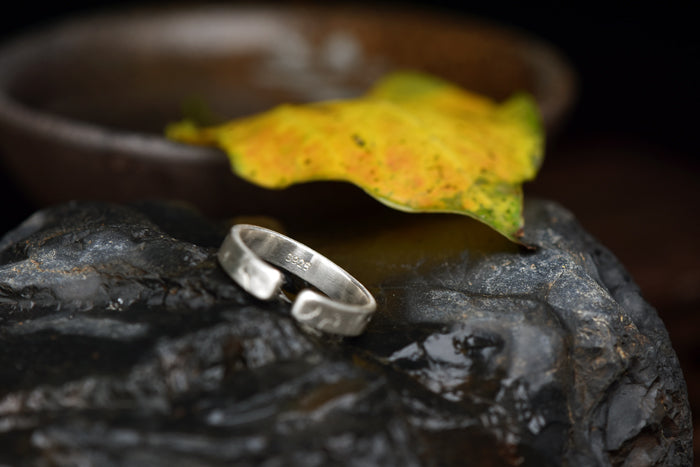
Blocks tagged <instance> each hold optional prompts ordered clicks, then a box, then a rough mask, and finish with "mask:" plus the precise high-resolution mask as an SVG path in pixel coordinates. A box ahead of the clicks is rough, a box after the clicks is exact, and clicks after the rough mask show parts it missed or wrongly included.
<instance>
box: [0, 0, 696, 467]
mask: <svg viewBox="0 0 700 467" xmlns="http://www.w3.org/2000/svg"><path fill="white" fill-rule="evenodd" d="M125 3H129V4H132V5H133V4H138V3H143V2H121V3H120V4H121V5H124V4H125ZM151 3H153V2H151ZM159 3H161V4H163V3H165V2H159ZM326 3H327V2H326ZM380 3H390V4H393V5H395V6H397V7H399V8H400V7H402V6H423V7H431V8H436V9H438V10H445V11H448V12H453V13H454V14H460V15H468V16H476V17H479V18H485V19H488V20H492V21H494V22H497V23H500V24H503V25H506V26H510V27H513V28H516V29H519V30H523V31H525V32H527V33H530V34H532V35H534V36H536V37H539V38H541V39H543V40H545V41H547V42H549V43H550V44H552V45H554V46H555V47H556V48H558V49H559V51H560V52H562V53H563V55H564V56H565V57H567V58H568V60H569V61H570V63H571V65H572V66H573V68H574V71H575V72H576V74H577V76H578V84H579V88H578V97H577V103H576V106H575V108H574V110H573V112H572V114H571V116H570V118H569V119H568V121H567V125H566V126H565V128H564V130H563V133H562V135H561V137H560V140H558V141H557V143H556V145H555V146H553V147H552V148H551V149H550V150H549V153H548V154H547V157H546V160H545V164H544V166H543V168H542V170H541V172H540V175H539V176H538V179H537V180H536V181H535V182H534V183H532V184H531V185H530V186H526V194H528V192H529V193H531V194H534V195H539V196H546V197H548V198H552V199H555V200H557V201H560V202H561V203H562V204H564V205H565V206H566V207H568V208H569V209H571V210H572V211H573V212H574V214H576V216H577V217H578V218H579V220H580V221H581V222H582V224H583V225H584V227H586V228H587V229H588V230H589V231H590V232H592V233H593V234H594V235H595V236H596V237H598V238H599V239H600V240H601V242H602V243H603V244H604V245H606V246H607V247H608V248H610V249H611V250H612V251H613V252H614V253H615V254H616V255H617V256H618V257H619V258H620V259H621V261H622V263H623V264H624V265H625V266H626V267H627V268H628V269H629V270H630V272H631V273H632V276H633V277H634V278H635V279H636V280H637V282H638V283H639V284H640V286H641V288H642V292H643V294H644V296H645V297H646V298H647V300H649V301H650V302H651V303H652V305H654V306H655V307H656V308H657V310H658V311H659V314H660V315H661V317H662V318H663V319H664V321H665V322H666V324H667V327H668V329H669V333H670V335H671V338H672V342H673V344H674V347H675V348H676V350H677V352H678V354H679V357H680V359H681V364H682V366H683V368H684V372H685V375H686V379H687V381H688V385H689V390H690V398H691V404H692V405H693V406H694V407H695V410H694V412H695V413H698V412H700V344H699V343H697V342H696V341H698V339H697V336H698V334H699V333H700V317H698V316H696V315H699V313H698V311H699V308H700V246H699V245H700V222H699V221H698V214H697V209H698V205H699V204H700V190H699V189H698V188H700V184H699V183H698V176H699V175H700V155H699V153H700V151H699V150H698V134H699V133H700V131H698V124H699V123H700V118H699V117H698V105H699V104H700V99H699V97H700V93H699V92H698V87H699V84H700V72H699V71H698V69H700V67H699V66H696V64H697V62H698V61H700V60H699V59H700V41H699V39H698V37H699V34H698V32H697V17H696V16H695V15H694V14H693V13H694V9H693V8H692V4H693V2H690V1H688V2H675V3H673V2H664V3H659V2H624V3H626V4H623V2H618V3H616V2H610V1H595V0H590V1H570V2H561V4H560V3H557V2H548V1H530V2H520V1H515V0H511V1H508V0H493V1H488V2H448V1H438V2H420V1H413V2H380ZM695 3H697V2H695ZM115 5H117V2H105V1H103V2H94V1H93V2H88V1H63V2H54V3H50V4H41V3H36V2H25V3H24V4H22V3H19V2H13V8H14V9H13V10H8V9H4V10H3V12H2V15H1V16H0V39H6V38H10V37H12V36H14V35H16V34H19V33H21V32H23V31H25V30H27V29H28V28H32V27H37V26H40V25H42V24H43V23H46V22H50V21H53V20H56V19H59V18H61V17H67V16H70V15H73V14H76V13H82V12H88V11H91V10H94V9H99V8H103V7H112V6H115ZM0 186H1V187H2V195H3V200H4V202H3V203H2V206H3V208H4V209H3V211H4V212H3V214H2V216H0V233H2V232H5V231H6V230H8V229H10V228H12V227H14V226H15V225H16V224H17V223H18V222H20V221H21V220H22V219H24V218H25V217H26V216H27V215H28V214H30V213H31V212H32V211H33V210H34V208H35V207H34V206H32V205H31V203H29V202H27V200H25V199H24V198H23V197H22V195H21V194H19V193H18V192H17V190H16V188H15V187H14V185H13V182H12V180H10V179H8V177H7V176H6V175H5V174H3V173H0ZM696 438H698V436H696ZM696 457H698V456H696Z"/></svg>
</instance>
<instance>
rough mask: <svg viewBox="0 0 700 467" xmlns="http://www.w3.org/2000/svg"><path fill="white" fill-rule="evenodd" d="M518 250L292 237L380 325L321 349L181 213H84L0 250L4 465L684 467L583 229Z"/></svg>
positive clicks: (335, 229) (356, 230)
mask: <svg viewBox="0 0 700 467" xmlns="http://www.w3.org/2000/svg"><path fill="white" fill-rule="evenodd" d="M526 220H527V223H526V225H527V228H526V236H527V237H526V238H527V241H528V242H529V243H530V244H532V245H534V246H535V248H534V249H533V250H526V249H522V248H517V247H516V246H514V245H512V244H510V243H508V242H506V241H504V240H503V239H502V238H500V237H499V236H498V235H496V234H493V233H492V232H491V231H489V230H488V229H486V228H484V227H483V226H481V225H480V224H478V223H476V222H474V221H471V220H469V219H465V218H461V217H458V216H446V215H443V216H441V215H435V216H422V215H421V216H417V215H409V214H403V213H395V212H393V211H382V212H381V214H380V215H379V216H377V217H376V218H371V219H368V220H366V221H362V222H361V221H358V219H352V218H351V217H350V216H346V217H345V218H342V219H334V220H328V222H326V223H324V225H323V228H322V229H321V228H319V227H318V226H308V225H303V224H295V223H294V221H293V219H287V220H283V225H284V226H285V227H286V228H287V233H289V234H291V235H293V236H294V237H295V238H297V239H299V240H300V241H303V242H305V243H307V244H309V245H310V246H312V247H314V248H316V249H319V250H320V251H322V252H323V253H324V254H326V255H327V256H330V257H331V258H332V259H334V260H336V261H337V262H338V263H339V264H341V265H342V266H344V267H346V268H347V269H348V270H349V271H351V272H352V273H353V274H354V275H355V276H356V277H358V279H360V280H361V281H362V282H364V283H365V284H366V285H368V287H369V288H370V289H371V291H372V292H373V293H374V294H375V296H376V298H377V301H378V304H379V308H378V311H377V313H376V315H375V318H374V319H373V321H372V322H371V323H370V326H369V327H368V329H367V331H366V332H365V334H363V335H362V336H360V337H358V338H352V339H340V338H334V337H329V336H313V335H308V334H306V333H305V332H304V331H303V330H302V329H300V328H298V327H297V326H296V324H295V323H294V322H293V320H292V319H291V318H290V317H289V316H288V305H287V304H285V303H283V302H282V301H279V302H277V301H274V302H270V303H264V302H260V301H257V300H254V299H251V298H250V297H249V296H248V295H246V294H245V293H244V292H242V291H241V290H240V289H239V288H238V287H237V286H236V285H234V284H233V283H232V282H231V281H230V280H229V279H228V277H227V276H226V275H225V274H224V273H223V272H222V271H221V270H220V269H219V267H218V266H217V263H216V261H215V257H214V254H215V252H216V249H217V248H218V245H219V243H220V242H221V240H222V239H223V236H224V233H225V228H224V226H223V225H221V224H218V223H213V222H210V221H209V220H207V219H205V218H203V217H201V216H200V215H198V214H197V213H195V212H193V211H191V210H189V209H187V208H185V207H182V206H176V205H168V204H154V203H141V204H134V205H125V206H122V205H108V204H99V203H72V204H67V205H63V206H58V207H55V208H52V209H48V210H45V211H40V212H38V213H36V214H35V215H34V216H32V217H31V218H29V219H28V220H27V221H26V222H25V223H23V224H22V225H20V226H19V227H18V228H17V229H15V230H14V231H12V232H10V233H8V234H7V235H6V236H5V237H4V238H3V239H2V240H0V464H2V463H9V464H11V465H20V466H22V465H37V464H39V465H107V466H109V465H129V466H141V465H144V466H146V465H148V466H158V465H169V466H177V465H231V464H235V465H266V466H274V465H305V466H306V465H362V466H365V465H382V466H386V465H397V466H398V465H400V466H410V465H483V466H494V465H531V466H555V465H576V466H589V465H590V466H598V465H601V466H603V465H629V466H637V465H691V464H692V447H691V444H692V429H691V421H690V409H689V405H688V399H687V393H686V387H685V382H684V380H683V376H682V373H681V370H680V368H679V365H678V361H677V359H676V356H675V354H674V352H673V349H672V348H671V345H670V341H669V339H668V335H667V333H666V331H665V328H664V326H663V323H662V322H661V320H660V319H659V317H658V315H657V314H656V312H655V311H654V310H653V309H652V308H651V307H650V306H649V305H648V304H647V303H646V302H645V301H644V300H643V299H642V297H641V296H640V293H639V290H638V288H637V287H636V285H635V284H634V282H633V281H632V279H631V278H630V277H629V276H628V274H627V273H626V272H625V271H624V269H623V268H622V267H621V266H620V265H619V264H618V262H617V260H616V259H615V258H614V257H613V256H612V255H611V253H610V252H608V251H607V250H605V248H603V247H602V246H600V245H599V244H598V243H596V242H595V240H594V239H592V238H591V237H590V236H589V235H588V234H587V233H586V232H585V231H583V230H582V229H581V227H580V226H579V225H578V224H577V223H576V221H575V220H574V219H573V217H572V216H571V214H570V213H568V212H567V211H565V210H564V209H562V208H561V207H559V206H557V205H556V204H553V203H549V202H541V201H532V202H530V203H529V204H528V205H527V209H526Z"/></svg>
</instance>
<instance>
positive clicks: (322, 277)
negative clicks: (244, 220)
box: [218, 224, 377, 336]
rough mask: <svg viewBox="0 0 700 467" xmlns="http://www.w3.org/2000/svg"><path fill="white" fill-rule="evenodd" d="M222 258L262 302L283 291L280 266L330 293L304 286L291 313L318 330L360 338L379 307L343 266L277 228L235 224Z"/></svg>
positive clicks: (227, 266)
mask: <svg viewBox="0 0 700 467" xmlns="http://www.w3.org/2000/svg"><path fill="white" fill-rule="evenodd" d="M218 259H219V263H220V264H221V266H222V267H223V268H224V270H225V271H226V272H227V273H228V275H229V276H231V278H232V279H233V280H234V281H236V283H238V285H240V286H241V287H242V288H243V289H244V290H245V291H247V292H248V293H250V294H251V295H253V296H255V297H257V298H258V299H260V300H270V299H271V298H274V297H275V296H276V295H279V294H280V293H281V291H282V285H283V282H284V275H283V274H282V272H280V271H279V270H278V269H277V268H276V267H279V268H282V269H285V270H286V271H288V272H290V273H292V274H294V275H296V276H298V277H300V278H302V279H303V280H305V281H306V282H308V283H309V284H311V285H313V286H314V287H316V288H318V290H320V291H321V292H323V293H324V294H326V295H327V296H326V295H323V294H320V293H318V292H316V291H314V290H311V289H308V288H307V289H303V290H302V291H301V292H300V293H299V294H298V295H297V297H296V299H295V300H294V302H293V304H292V316H293V317H294V318H295V319H296V320H297V321H299V322H300V323H302V324H304V325H307V326H310V327H311V328H314V329H317V330H319V331H323V332H328V333H333V334H340V335H344V336H357V335H359V334H361V333H362V332H363V331H364V330H365V327H366V326H367V323H368V322H369V320H370V318H371V317H372V313H373V312H374V310H375V309H376V308H377V304H376V302H375V300H374V297H373V296H372V294H370V293H369V291H368V290H367V289H366V288H365V287H364V286H363V285H362V284H360V283H359V282H358V281H357V280H356V279H355V278H354V277H352V276H351V275H350V274H348V273H347V272H346V271H345V270H344V269H342V268H340V267H339V266H338V265H336V264H335V263H334V262H332V261H331V260H329V259H328V258H326V257H325V256H323V255H321V254H320V253H318V252H316V251H314V250H312V249H311V248H309V247H307V246H306V245H303V244H301V243H299V242H297V241H296V240H293V239H291V238H289V237H286V236H284V235H282V234H280V233H278V232H275V231H274V230H269V229H265V228H263V227H258V226H255V225H248V224H237V225H234V226H233V227H232V228H231V230H230V232H229V234H228V235H227V236H226V238H225V239H224V242H223V244H222V245H221V248H220V249H219V253H218ZM271 265H272V266H271ZM273 266H276V267H273Z"/></svg>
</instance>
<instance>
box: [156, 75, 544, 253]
mask: <svg viewBox="0 0 700 467" xmlns="http://www.w3.org/2000/svg"><path fill="white" fill-rule="evenodd" d="M541 128H542V127H541V125H540V120H539V114H538V112H537V109H536V106H535V103H534V102H533V100H532V99H531V98H530V97H529V96H527V95H524V94H523V95H516V96H514V97H512V98H511V99H509V100H507V101H506V102H504V103H502V104H497V103H495V102H493V101H491V100H489V99H487V98H485V97H482V96H478V95H475V94H472V93H469V92H467V91H465V90H463V89H460V88H459V87H457V86H455V85H452V84H450V83H447V82H445V81H443V80H440V79H438V78H435V77H432V76H429V75H425V74H419V73H412V72H402V73H396V74H392V75H389V76H387V77H386V78H384V79H383V80H381V81H380V82H379V83H377V84H376V85H375V86H374V87H373V88H372V89H371V90H370V91H369V92H368V93H367V94H366V95H365V96H363V97H360V98H357V99H351V100H337V101H326V102H319V103H313V104H307V105H281V106H279V107H276V108H274V109H272V110H270V111H268V112H265V113H262V114H259V115H255V116H252V117H248V118H243V119H238V120H234V121H231V122H229V123H225V124H223V125H220V126H215V127H207V128H198V127H197V126H196V125H194V124H193V123H191V122H188V121H184V122H181V123H176V124H173V125H170V126H169V127H168V129H167V135H168V137H170V138H172V139H175V140H177V141H181V142H187V143H193V144H208V145H217V146H219V147H221V148H222V149H224V150H225V151H226V152H227V153H228V155H229V158H230V160H231V165H232V168H233V170H234V172H235V173H236V174H238V175H239V176H241V177H242V178H244V179H246V180H249V181H251V182H253V183H256V184H258V185H261V186H263V187H267V188H284V187H287V186H289V185H291V184H294V183H301V182H308V181H314V180H343V181H348V182H351V183H354V184H356V185H357V186H359V187H361V188H362V189H364V190H365V191H366V192H367V193H369V194H370V195H372V196H373V197H375V198H376V199H378V200H379V201H381V202H383V203H385V204H387V205H389V206H391V207H393V208H396V209H400V210H403V211H411V212H450V213H458V214H465V215H468V216H471V217H474V218H476V219H478V220H480V221H482V222H484V223H486V224H487V225H489V226H491V227H492V228H494V229H495V230H497V231H498V232H500V233H501V234H503V235H505V236H506V237H508V238H509V239H511V240H513V241H518V239H519V237H520V235H521V232H522V225H523V219H522V188H521V186H522V183H523V182H524V181H527V180H531V179H532V178H534V177H535V175H536V174H537V170H538V169H539V166H540V164H541V162H542V154H543V139H544V138H543V133H542V129H541Z"/></svg>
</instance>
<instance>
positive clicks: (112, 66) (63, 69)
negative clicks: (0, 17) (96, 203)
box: [0, 4, 575, 216]
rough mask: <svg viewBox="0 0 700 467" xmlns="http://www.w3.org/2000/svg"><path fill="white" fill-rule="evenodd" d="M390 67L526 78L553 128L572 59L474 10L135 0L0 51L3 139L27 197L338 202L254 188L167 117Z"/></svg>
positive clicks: (359, 85) (236, 207) (501, 87)
mask: <svg viewBox="0 0 700 467" xmlns="http://www.w3.org/2000/svg"><path fill="white" fill-rule="evenodd" d="M398 69H414V70H422V71H426V72H429V73H433V74H436V75H438V76H441V77H443V78H446V79H448V80H451V81H454V82H456V83H458V84H460V85H462V86H464V87H466V88H467V89H470V90H473V91H476V92H478V93H482V94H485V95H487V96H490V97H493V98H495V99H503V98H506V97H508V96H509V95H510V94H511V93H513V92H516V91H523V90H524V91H528V92H530V93H532V94H533V95H534V97H535V99H536V101H537V103H538V105H539V108H540V110H541V113H542V116H543V120H544V122H545V126H546V128H547V130H548V132H549V134H554V133H555V132H556V129H557V127H558V126H559V125H560V124H561V122H562V120H563V118H564V117H565V115H566V114H567V111H568V110H569V109H570V107H571V104H572V100H573V97H574V88H575V83H574V75H573V73H572V71H571V68H570V67H569V66H568V65H567V63H566V61H565V60H564V59H562V57H561V56H560V54H558V53H557V51H556V50H554V49H553V48H552V47H551V46H550V45H548V44H546V43H543V42H541V41H539V40H537V39H535V38H533V37H531V36H529V35H526V34H523V33H522V32H516V31H512V30H509V29H507V28H504V27H502V26H499V25H494V24H489V23H486V22H483V21H479V20H475V19H472V18H466V17H455V16H448V15H444V14H440V13H436V12H432V11H430V10H409V9H400V10H399V9H397V8H386V7H385V8H383V9H376V8H371V7H363V8H359V7H348V6H346V7H320V6H304V5H298V4H295V5H294V6H282V5H276V6H259V5H247V6H240V5H221V4H217V5H193V6H178V7H176V8H174V7H167V8H166V7H162V6H160V7H152V8H144V7H140V8H135V9H128V10H124V9H120V10H111V11H102V12H98V13H94V14H89V15H85V16H81V17H75V18H71V19H69V20H66V21H63V22H59V23H57V24H53V25H49V26H46V27H44V28H43V29H41V30H36V31H33V32H31V33H28V34H26V35H24V36H22V37H18V38H16V39H14V40H12V41H10V42H8V43H6V44H5V45H4V47H3V48H2V49H0V152H1V153H2V157H3V164H4V167H5V170H7V171H8V172H9V173H10V174H11V176H12V177H13V178H14V179H15V180H16V181H17V184H18V185H19V186H20V187H21V189H22V190H24V191H25V193H26V194H27V196H28V197H30V199H32V200H34V201H35V202H36V203H37V204H38V205H46V204H52V203H57V202H62V201H66V200H71V199H98V200H108V201H118V202H123V201H130V200H136V199H146V198H166V199H173V200H182V201H186V202H190V203H193V204H194V205H196V206H198V207H199V208H201V209H203V210H204V211H205V212H206V213H209V214H212V215H229V214H259V213H262V214H271V215H277V214H279V213H280V212H282V213H287V214H291V215H302V216H303V215H308V213H309V212H316V213H323V212H326V213H328V212H343V210H347V209H354V206H358V204H357V203H360V204H361V203H363V202H364V201H358V200H360V197H358V196H356V191H357V190H356V189H355V188H354V187H349V185H348V186H345V184H339V183H335V184H333V183H313V184H307V185H301V186H297V187H292V188H289V189H286V190H281V191H276V190H265V189H262V188H258V187H256V186H253V185H251V184H249V183H247V182H245V181H243V180H241V179H239V178H237V177H235V176H234V175H233V174H232V173H231V171H230V169H229V167H228V161H227V159H226V157H225V156H224V155H223V153H222V152H220V151H218V150H216V149H209V148H201V147H194V146H188V145H183V144H178V143H175V142H172V141H169V140H167V139H165V138H164V137H163V129H164V127H165V125H166V124H167V123H168V122H172V121H176V120H178V119H180V118H181V116H182V113H183V108H187V109H189V111H193V109H194V111H197V109H200V110H201V109H206V111H207V112H208V113H209V114H210V115H216V116H218V118H221V119H228V118H233V117H238V116H243V115H247V114H251V113H254V112H258V111H263V110H265V109H268V108H270V107H273V106H275V105H277V104H279V103H283V102H307V101H314V100H320V99H329V98H343V97H350V96H355V95H359V94H361V93H363V92H364V91H365V90H366V89H367V88H368V87H369V86H370V85H371V84H372V83H373V82H374V81H375V80H376V79H377V78H379V77H381V76H382V75H384V74H385V73H387V72H390V71H393V70H398ZM331 191H332V192H333V194H332V195H331ZM348 194H349V195H350V196H349V199H350V201H349V202H347V203H344V202H341V200H345V199H348V198H347V197H346V196H345V195H348ZM364 198H365V197H364V196H363V197H362V199H364ZM367 198H368V197H367Z"/></svg>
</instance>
